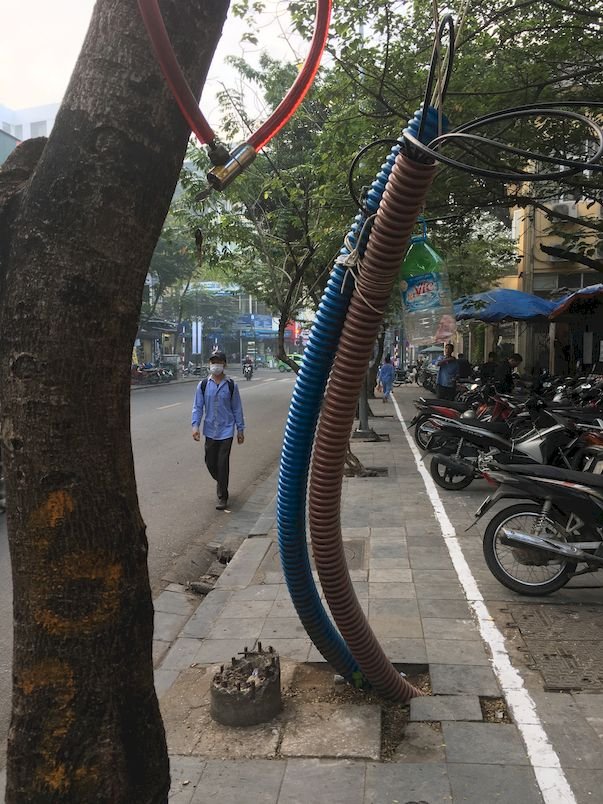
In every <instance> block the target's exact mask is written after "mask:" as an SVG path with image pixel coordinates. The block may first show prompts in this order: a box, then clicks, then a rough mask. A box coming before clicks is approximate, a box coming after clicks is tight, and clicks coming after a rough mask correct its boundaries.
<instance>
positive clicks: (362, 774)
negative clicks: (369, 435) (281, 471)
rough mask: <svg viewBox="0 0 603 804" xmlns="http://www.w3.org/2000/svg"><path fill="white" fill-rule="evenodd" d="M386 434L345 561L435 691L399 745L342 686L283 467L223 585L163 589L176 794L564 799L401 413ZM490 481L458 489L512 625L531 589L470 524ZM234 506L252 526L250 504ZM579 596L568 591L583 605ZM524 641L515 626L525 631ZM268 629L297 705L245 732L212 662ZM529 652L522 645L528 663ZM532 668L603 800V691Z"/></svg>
mask: <svg viewBox="0 0 603 804" xmlns="http://www.w3.org/2000/svg"><path fill="white" fill-rule="evenodd" d="M396 395H397V397H398V398H399V399H402V400H403V402H405V404H406V405H407V406H408V403H409V401H410V400H411V399H412V398H413V396H416V395H417V394H416V390H413V389H408V390H407V389H403V390H402V391H397V392H396ZM389 411H391V407H390V408H388V412H389ZM407 413H408V410H407ZM377 429H378V430H379V431H380V432H387V433H388V434H389V435H390V441H389V442H382V443H378V444H374V443H360V442H355V444H354V450H355V451H356V453H357V454H358V456H359V457H360V458H361V459H362V461H363V462H364V463H365V464H367V465H370V466H387V468H388V474H387V476H386V477H380V478H350V479H347V480H345V482H344V492H343V500H342V525H343V538H344V543H345V547H346V556H347V558H348V565H349V567H350V573H351V577H352V580H353V583H354V586H355V589H356V594H357V596H358V599H359V601H360V603H361V605H362V607H363V609H364V611H365V613H366V615H367V616H368V620H369V623H370V624H371V626H372V628H373V630H374V632H375V634H376V635H377V637H378V638H379V640H380V642H381V644H382V646H383V648H384V649H385V651H386V652H387V654H388V656H389V657H390V659H391V660H392V661H393V662H394V663H397V664H398V665H399V666H400V668H401V669H403V670H404V671H405V672H407V673H408V674H409V675H411V676H412V675H417V674H421V673H424V674H425V673H427V672H428V673H429V683H430V686H431V695H429V696H426V697H423V698H417V699H414V700H413V701H412V702H411V704H410V706H409V707H408V708H407V718H406V721H407V722H405V723H404V724H403V725H402V726H401V730H403V734H402V733H401V734H400V736H399V739H398V743H399V744H398V745H397V746H395V749H394V750H393V751H392V750H390V751H389V752H388V751H386V749H385V744H384V742H383V739H382V734H383V730H384V728H385V726H384V722H383V717H384V711H385V710H384V709H382V708H381V706H380V705H378V704H377V703H375V702H374V699H371V701H370V702H369V701H367V700H363V698H364V697H365V696H363V694H362V693H360V692H358V693H356V692H353V691H352V692H351V695H350V691H349V690H348V692H347V693H346V694H344V693H343V692H340V693H338V692H337V691H336V689H335V685H334V681H333V672H332V670H331V669H330V668H328V667H327V666H326V664H325V662H324V659H323V658H322V656H321V655H320V654H319V653H318V651H317V650H316V648H314V646H313V645H312V643H311V642H310V640H309V638H308V636H307V634H306V632H305V630H304V629H303V627H302V625H301V623H300V621H299V619H298V617H297V614H296V612H295V609H294V607H293V605H292V603H291V600H290V598H289V594H288V592H287V587H286V585H285V583H284V578H283V574H282V571H281V567H280V563H279V560H278V550H277V546H276V529H275V519H274V505H275V501H274V491H275V483H276V474H274V475H273V476H272V477H271V478H269V479H268V480H267V481H266V482H265V483H264V484H263V485H262V486H261V487H260V488H259V489H258V490H257V491H256V492H255V494H254V495H253V496H252V497H251V498H250V500H249V506H250V508H251V509H252V510H254V511H259V512H260V514H259V517H257V519H256V523H255V524H254V525H253V526H252V527H250V528H248V530H249V536H248V538H247V539H246V540H245V541H244V542H243V543H242V544H241V546H240V548H239V549H238V551H237V552H236V554H235V556H234V558H233V560H232V561H231V562H230V564H229V565H228V566H227V568H226V569H225V571H224V572H223V574H222V575H221V576H220V578H219V579H218V581H217V583H216V586H215V588H214V590H213V591H211V592H210V593H209V594H208V595H207V596H206V597H205V598H204V599H203V600H202V602H201V603H200V604H198V598H195V597H193V596H191V595H190V594H188V593H187V592H186V590H185V589H184V588H183V587H181V586H178V585H176V584H171V585H169V586H168V587H167V589H166V590H165V591H164V592H163V593H162V594H161V595H160V596H159V597H158V598H157V600H156V601H155V609H156V630H155V647H156V650H155V656H156V687H157V691H158V695H159V696H160V703H161V707H162V712H163V716H164V721H165V725H166V732H167V738H168V747H169V751H170V755H171V768H172V793H171V796H170V802H174V804H204V803H205V802H213V801H215V802H220V804H231V802H232V804H235V802H237V804H238V803H239V802H241V801H249V802H254V804H256V803H257V804H264V802H265V804H295V803H296V802H300V804H301V802H307V801H315V802H317V803H318V804H339V802H342V804H343V803H344V802H345V804H394V803H395V802H397V803H398V804H405V803H407V804H410V803H411V802H421V803H423V804H439V802H450V801H452V802H466V803H468V804H473V803H475V804H478V803H479V804H486V803H487V802H498V803H499V804H504V803H505V802H509V804H511V802H512V804H536V803H537V802H542V801H545V802H547V804H548V802H551V803H552V802H553V801H556V800H557V799H554V798H553V797H551V794H550V793H547V792H546V791H544V792H543V791H541V789H540V787H539V785H538V783H537V779H536V775H535V772H534V768H533V767H532V764H531V760H530V758H529V756H528V753H527V752H526V748H525V745H524V742H523V740H522V737H521V734H520V731H519V729H518V728H517V726H516V725H515V724H514V723H513V722H512V721H511V718H510V717H509V716H508V711H507V710H506V707H505V704H504V700H503V699H502V692H501V689H500V687H499V683H498V681H497V678H496V676H495V674H494V672H493V669H492V662H491V657H490V655H489V653H488V651H487V648H486V646H485V644H484V643H483V642H482V639H481V636H480V632H479V629H478V627H477V624H476V622H475V620H474V618H473V616H472V613H471V609H470V607H469V605H468V602H467V600H466V598H465V595H464V592H463V588H462V586H461V584H460V583H459V580H458V577H457V573H456V571H455V569H454V567H453V564H452V561H451V558H450V555H449V553H448V550H447V547H446V545H445V543H444V540H443V537H442V532H441V529H440V526H439V525H438V521H437V520H436V518H435V516H434V513H433V508H432V506H431V503H430V500H429V498H428V495H427V493H426V488H425V485H424V482H423V480H422V478H421V476H420V475H419V473H418V472H417V471H416V467H415V462H414V457H413V454H412V452H411V450H410V448H409V446H408V443H407V441H406V438H405V436H404V434H403V432H402V430H401V427H400V424H399V422H398V421H397V420H396V419H394V418H389V417H387V418H385V417H384V418H380V419H379V423H378V427H377ZM483 492H484V488H483V487H480V490H478V493H477V496H476V495H475V494H473V496H472V497H471V498H465V500H464V501H463V498H462V496H461V495H462V493H461V495H456V496H455V495H448V496H446V497H444V498H443V499H444V501H445V504H446V510H447V511H448V515H449V517H450V518H451V520H452V521H453V524H454V525H455V527H456V530H457V534H458V535H459V537H460V540H461V543H462V548H463V552H464V554H465V556H466V558H467V561H468V562H469V564H470V566H471V568H472V571H473V572H474V574H475V577H476V579H477V580H478V583H479V585H480V589H481V591H482V593H483V594H484V598H485V600H486V601H487V602H488V601H489V600H490V598H491V599H492V600H494V601H498V603H497V607H498V608H497V607H496V606H495V607H494V608H496V611H497V613H499V614H500V612H501V611H502V615H501V616H502V617H503V620H504V606H505V602H507V603H508V602H509V601H515V602H522V601H521V599H520V598H518V597H517V596H515V595H513V594H512V593H509V592H508V590H504V589H503V588H502V587H499V585H498V584H497V583H496V582H495V581H494V579H493V578H492V577H491V576H490V574H489V572H488V571H487V569H486V568H485V566H484V564H483V559H482V558H481V534H480V533H479V531H478V530H477V529H474V530H473V531H470V532H469V533H464V531H465V528H466V527H467V526H468V525H469V524H470V522H471V516H470V512H471V510H472V509H474V508H476V507H477V506H476V505H473V503H474V502H475V501H476V500H477V499H480V498H481V497H483V496H485V495H484V493H483ZM225 516H230V517H231V518H232V523H233V527H236V522H237V517H238V516H239V514H238V513H237V512H233V513H230V514H226V515H225ZM314 575H315V580H316V582H317V585H318V588H319V590H320V584H319V582H318V577H317V575H316V573H314ZM581 591H582V590H580V589H574V590H573V591H570V592H569V593H566V594H569V595H570V596H571V595H573V598H572V599H573V600H574V602H576V601H579V600H580V597H579V593H580V592H581ZM594 599H595V598H593V596H592V595H591V596H590V597H589V598H588V601H587V602H589V603H591V604H592V603H593V600H594ZM524 602H525V601H524ZM556 602H557V603H559V601H558V600H557V601H556ZM488 605H489V603H488ZM493 610H494V609H493ZM508 619H510V618H509V616H507V620H508ZM515 636H516V632H511V640H512V639H513V638H514V637H515ZM507 637H509V634H507ZM258 641H259V642H262V643H263V644H264V645H265V646H266V645H272V646H273V647H274V648H275V650H277V651H278V652H279V653H280V656H281V670H282V687H283V691H284V698H285V705H284V710H283V713H282V714H281V715H280V716H279V717H278V718H276V719H275V720H274V721H271V722H270V723H266V724H262V725H260V726H253V727H248V728H244V729H233V728H227V727H224V726H221V725H219V724H217V723H214V722H213V721H212V720H211V718H210V715H209V688H210V683H211V678H212V676H213V673H214V672H216V670H217V669H218V667H219V665H221V664H225V663H228V662H229V661H230V658H231V657H232V656H235V655H236V654H237V653H239V652H241V651H242V650H243V648H244V647H247V648H249V649H252V648H253V647H254V646H256V645H257V642H258ZM514 648H515V646H514V645H510V654H511V658H512V661H514V662H516V659H517V655H518V654H517V651H514ZM519 664H520V667H519V669H520V670H521V672H522V673H523V674H524V681H525V683H526V685H527V686H528V687H529V688H530V690H531V691H532V693H533V698H534V700H535V702H536V706H537V711H538V713H539V715H540V719H541V721H542V722H543V724H544V727H545V729H546V731H547V735H548V737H549V739H550V741H551V743H552V745H553V748H554V749H555V750H556V751H557V754H558V756H559V757H560V760H561V764H562V767H563V769H564V770H565V772H566V775H567V777H568V779H569V782H570V784H571V785H572V788H573V792H574V795H575V800H576V801H578V802H580V804H581V802H583V801H584V802H586V801H590V802H594V801H603V794H601V782H603V759H601V757H603V752H602V751H601V748H602V745H601V740H602V739H603V695H597V694H590V695H587V694H580V693H578V694H563V693H548V692H545V691H543V686H542V678H541V677H540V676H539V674H538V673H537V672H534V670H533V668H532V669H530V668H529V665H528V663H526V662H525V660H524V662H523V664H522V663H521V662H520V663H519ZM516 666H518V665H517V662H516ZM333 690H334V692H330V691H333ZM346 690H347V688H346ZM325 691H326V692H325ZM346 695H347V697H346ZM342 696H343V697H342ZM559 804H569V802H562V801H561V800H560V799H559Z"/></svg>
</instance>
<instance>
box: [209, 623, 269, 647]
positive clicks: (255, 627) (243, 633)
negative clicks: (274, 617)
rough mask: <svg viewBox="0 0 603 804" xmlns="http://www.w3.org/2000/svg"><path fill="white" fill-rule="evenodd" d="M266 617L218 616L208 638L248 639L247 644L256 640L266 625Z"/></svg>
mask: <svg viewBox="0 0 603 804" xmlns="http://www.w3.org/2000/svg"><path fill="white" fill-rule="evenodd" d="M264 620H265V617H254V618H253V619H246V620H235V619H232V618H230V619H227V618H225V617H222V616H220V617H218V619H217V620H216V621H215V622H214V625H213V626H212V628H211V630H210V632H209V634H208V635H207V638H208V639H242V640H245V639H246V640H247V644H249V643H250V642H253V641H255V640H256V639H257V638H258V637H259V635H260V631H261V630H262V627H263V625H264Z"/></svg>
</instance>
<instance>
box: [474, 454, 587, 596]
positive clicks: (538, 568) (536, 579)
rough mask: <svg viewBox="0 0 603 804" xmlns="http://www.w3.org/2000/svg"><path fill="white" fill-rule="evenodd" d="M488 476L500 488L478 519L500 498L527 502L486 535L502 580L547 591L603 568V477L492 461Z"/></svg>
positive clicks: (488, 553) (528, 590) (527, 591)
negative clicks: (578, 576)
mask: <svg viewBox="0 0 603 804" xmlns="http://www.w3.org/2000/svg"><path fill="white" fill-rule="evenodd" d="M484 477H486V479H487V480H488V481H489V482H491V483H493V484H498V488H497V490H496V492H495V493H494V494H492V495H491V496H490V497H488V498H487V499H486V500H485V501H484V502H483V503H482V505H481V506H480V508H479V510H478V511H477V512H476V514H475V522H478V521H479V520H480V519H481V518H482V517H483V516H484V515H485V514H486V513H487V512H488V511H490V509H491V508H492V507H493V506H494V505H495V504H496V503H497V502H499V501H500V500H503V499H509V498H512V499H515V500H517V499H520V500H521V502H518V503H516V504H515V505H512V506H510V507H509V508H505V509H503V510H502V511H500V512H499V513H498V514H497V515H496V516H495V517H494V518H493V519H492V520H491V521H490V522H489V524H488V526H487V528H486V531H485V534H484V540H483V550H484V558H485V559H486V564H487V565H488V568H489V570H490V572H491V573H492V574H493V575H494V577H495V578H496V579H497V580H498V581H500V583H502V584H503V585H504V586H506V587H507V588H508V589H512V590H513V591H514V592H519V593H520V594H522V595H546V594H550V593H551V592H555V591H557V590H558V589H561V587H563V586H565V584H566V583H567V582H568V581H569V580H570V578H572V577H575V576H577V575H583V574H585V573H590V572H597V571H598V570H600V569H601V568H603V541H602V539H603V477H602V476H601V475H598V474H591V473H587V472H575V471H571V470H568V469H559V468H555V467H551V466H538V467H534V466H526V465H506V466H504V465H500V464H498V463H492V464H491V466H489V467H488V468H486V469H484Z"/></svg>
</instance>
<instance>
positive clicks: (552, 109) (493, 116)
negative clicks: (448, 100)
mask: <svg viewBox="0 0 603 804" xmlns="http://www.w3.org/2000/svg"><path fill="white" fill-rule="evenodd" d="M562 105H566V106H578V107H584V106H591V105H592V106H595V107H603V102H598V101H594V102H593V103H592V104H591V103H585V102H584V101H573V102H571V101H570V102H567V103H563V104H562ZM557 106H558V104H554V103H549V102H544V103H538V104H534V105H530V106H516V107H513V108H510V109H503V110H502V111H499V112H492V113H490V114H488V115H484V116H482V117H480V118H477V119H476V120H472V121H471V122H469V123H464V124H462V125H460V126H457V127H456V128H455V129H453V130H452V131H449V132H448V133H446V134H442V135H440V136H439V137H436V138H435V139H434V140H432V141H431V142H430V143H429V145H425V144H424V143H422V142H421V141H420V140H419V139H418V138H417V137H414V136H413V135H412V134H410V133H408V132H407V133H405V134H404V137H405V139H408V140H409V141H410V142H411V143H412V145H413V147H414V148H415V149H417V150H418V151H420V152H421V153H423V154H424V155H425V156H429V157H431V158H432V159H436V160H437V161H438V162H443V163H444V164H447V165H451V166H452V167H456V168H458V169H459V170H464V171H466V172H468V173H473V174H475V175H476V176H482V177H484V178H495V179H499V180H502V181H527V180H529V181H548V180H550V179H558V178H564V177H566V176H573V175H575V174H576V173H582V171H584V170H603V166H602V165H600V164H598V162H599V160H600V159H601V157H602V156H603V128H602V127H601V126H600V125H599V124H598V123H597V122H596V121H594V120H591V119H589V118H588V117H586V116H584V115H582V114H579V113H577V112H573V111H566V110H563V109H559V108H557ZM543 112H547V114H546V115H543ZM547 116H548V117H560V118H564V119H569V120H576V121H578V122H580V123H583V124H584V125H586V126H588V127H589V128H591V129H592V130H593V132H594V134H595V136H596V139H598V141H599V145H598V148H597V151H596V152H595V154H594V156H592V157H591V158H590V159H586V160H577V159H563V158H561V157H559V158H556V157H549V156H546V155H543V154H539V153H537V152H533V151H526V150H524V149H522V148H516V147H514V146H511V145H504V144H502V143H500V142H497V141H496V140H491V139H489V138H487V137H479V136H477V135H474V134H469V133H468V132H469V131H470V130H472V129H475V128H478V127H480V126H482V125H485V124H487V123H492V122H498V121H500V120H507V119H509V118H512V119H517V118H520V117H537V118H538V119H539V120H542V119H543V118H544V117H547ZM455 139H466V140H473V141H478V142H480V143H482V144H484V145H488V146H492V147H495V148H499V149H501V150H503V151H507V152H509V153H514V154H516V155H517V156H521V157H524V158H526V159H533V160H540V161H542V162H550V163H552V164H557V165H566V166H568V167H567V169H566V170H559V171H553V172H550V173H546V172H537V173H528V172H525V171H519V170H518V171H509V172H505V171H500V170H488V169H486V168H480V167H477V166H475V165H469V164H467V163H465V162H460V161H459V160H457V159H452V158H450V157H447V156H444V155H443V154H441V153H439V152H438V151H437V150H436V149H437V148H439V147H441V146H443V145H445V144H447V143H449V142H454V140H455Z"/></svg>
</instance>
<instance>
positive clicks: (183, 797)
mask: <svg viewBox="0 0 603 804" xmlns="http://www.w3.org/2000/svg"><path fill="white" fill-rule="evenodd" d="M204 768H205V760H203V759H199V757H180V756H171V757H170V777H171V782H172V783H171V787H170V795H169V802H170V804H190V802H191V800H192V798H193V795H194V794H195V790H196V789H197V786H198V784H199V779H200V778H201V774H202V773H203V769H204Z"/></svg>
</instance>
